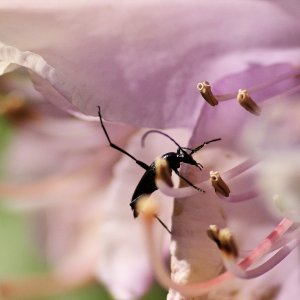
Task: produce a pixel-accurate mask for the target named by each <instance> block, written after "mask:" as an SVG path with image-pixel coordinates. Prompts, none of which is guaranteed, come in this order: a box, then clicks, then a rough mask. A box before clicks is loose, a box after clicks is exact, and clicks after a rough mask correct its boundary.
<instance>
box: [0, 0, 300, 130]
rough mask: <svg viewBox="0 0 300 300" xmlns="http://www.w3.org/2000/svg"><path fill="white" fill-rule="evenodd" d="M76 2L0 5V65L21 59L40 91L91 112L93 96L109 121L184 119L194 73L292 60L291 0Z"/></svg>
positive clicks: (189, 118)
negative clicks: (283, 5)
mask: <svg viewBox="0 0 300 300" xmlns="http://www.w3.org/2000/svg"><path fill="white" fill-rule="evenodd" d="M75 2H76V4H75V5H74V2H73V1H67V0H64V1H55V2H54V3H56V4H57V6H56V5H55V4H54V3H51V4H41V3H39V2H38V1H30V2H29V3H27V4H26V8H24V5H22V4H20V1H2V3H1V6H0V8H1V10H0V20H1V21H0V25H1V26H0V28H1V29H0V40H1V42H2V43H3V44H2V46H1V47H0V61H1V67H2V72H3V71H5V68H8V67H9V66H10V65H11V64H18V65H21V66H25V67H26V68H29V69H30V70H32V71H33V72H35V73H37V74H38V75H39V76H40V78H39V79H40V83H39V87H38V89H39V91H41V92H42V93H43V94H44V95H45V96H46V97H48V98H50V100H51V101H53V102H55V103H56V104H58V105H60V106H62V107H63V108H65V109H67V110H68V111H77V113H78V111H81V112H83V113H85V114H88V115H93V116H95V115H96V113H97V111H96V106H97V105H99V104H100V105H102V106H103V112H104V117H105V118H108V119H112V120H116V121H122V122H126V123H130V124H135V125H139V126H151V127H171V126H172V127H173V126H193V124H194V123H195V122H196V120H197V116H198V114H199V111H200V109H201V106H202V103H201V102H199V101H198V99H197V98H198V97H197V91H196V88H195V85H196V83H197V82H198V80H199V79H208V80H215V79H217V78H220V77H221V76H223V75H224V74H226V73H227V72H228V71H229V70H230V71H232V72H233V71H238V70H241V69H244V68H245V67H246V66H247V65H248V64H249V63H275V62H279V61H282V60H284V61H289V62H294V63H296V62H298V59H299V55H298V53H299V43H300V41H299V36H300V35H299V26H298V18H297V13H296V12H297V1H294V0H289V1H285V7H284V9H282V7H281V5H280V3H277V2H276V3H273V2H271V1H243V2H240V1H238V0H231V1H226V2H224V1H218V2H216V3H213V4H212V3H211V1H208V0H206V1H205V0H203V1H200V2H199V1H198V0H188V1H185V2H184V4H183V2H182V1H180V0H176V1H171V0H164V1H150V0H145V1H142V2H139V3H137V2H136V1H132V0H127V1H122V2H121V3H120V2H119V1H118V2H117V1H109V2H107V1H101V2H99V1H98V2H97V1H88V2H86V4H84V3H83V1H75ZM254 16H255V17H254ZM79 20H80V21H79ZM53 24H55V26H53ZM157 25H159V30H158V29H157V28H158V27H157ZM258 26H259V27H260V28H262V29H261V31H260V33H259V34H258V33H257V31H256V30H254V28H257V27H258ZM57 28H59V30H57ZM28 51H31V52H28ZM270 54H271V55H270ZM50 90H52V91H50ZM174 99H176V101H174ZM145 103H147V109H146V110H145ZM158 106H159V107H160V109H158Z"/></svg>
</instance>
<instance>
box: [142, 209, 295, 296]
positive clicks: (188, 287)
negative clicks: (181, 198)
mask: <svg viewBox="0 0 300 300" xmlns="http://www.w3.org/2000/svg"><path fill="white" fill-rule="evenodd" d="M141 219H142V221H143V225H144V228H145V240H146V244H147V248H148V252H149V256H150V260H151V262H152V266H153V269H154V272H155V275H156V279H157V280H158V282H159V283H160V284H161V285H162V286H163V287H165V288H166V289H169V288H171V289H173V290H176V291H177V292H179V293H180V294H181V295H183V296H186V297H194V296H200V295H203V294H207V293H208V292H210V291H212V290H214V289H216V288H218V287H219V286H220V285H221V284H223V283H224V282H226V281H228V280H230V279H231V278H232V276H233V274H232V273H229V272H225V273H223V274H221V275H219V276H217V277H215V278H213V279H210V280H207V281H204V282H199V283H188V284H179V283H176V282H174V281H173V280H172V279H171V278H170V276H169V272H168V271H167V270H166V267H165V265H164V264H163V263H162V261H161V258H160V255H159V254H158V251H157V247H156V243H155V241H154V237H153V219H151V218H149V217H145V216H144V215H143V214H141ZM292 225H293V222H292V221H290V220H288V219H286V218H284V219H283V220H282V221H281V222H280V223H279V224H278V225H277V226H276V227H275V228H274V230H273V231H272V232H271V233H270V234H269V235H268V236H267V237H266V238H265V239H264V240H263V241H262V242H261V243H260V244H259V245H258V246H257V247H256V248H255V249H254V250H253V251H252V252H251V253H250V254H249V255H248V256H247V257H246V258H245V259H243V260H242V261H241V262H240V263H239V264H238V267H239V270H246V269H247V268H248V267H250V266H251V265H252V264H253V263H254V262H255V261H256V260H258V259H259V258H261V257H262V256H263V255H265V254H266V253H268V252H269V251H270V249H272V246H273V245H274V243H275V242H276V241H277V240H278V239H279V238H280V237H281V236H282V235H283V234H284V233H285V232H286V231H287V230H288V229H289V228H290V227H291V226H292ZM297 234H298V232H297ZM298 235H299V234H298ZM297 241H298V240H297ZM294 247H295V243H294V242H292V243H291V244H290V245H288V246H286V248H285V249H283V250H282V251H281V252H280V254H278V255H277V256H276V257H275V258H274V259H273V260H274V261H272V263H274V262H278V261H279V260H281V259H283V258H284V257H285V256H286V255H287V254H288V253H289V252H290V251H292V249H293V248H294ZM267 267H269V266H268V265H265V266H263V268H264V270H266V269H267Z"/></svg>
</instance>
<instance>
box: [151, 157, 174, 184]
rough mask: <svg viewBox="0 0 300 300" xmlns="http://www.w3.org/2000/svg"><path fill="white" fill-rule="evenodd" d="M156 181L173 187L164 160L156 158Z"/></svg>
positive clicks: (168, 168) (167, 166)
mask: <svg viewBox="0 0 300 300" xmlns="http://www.w3.org/2000/svg"><path fill="white" fill-rule="evenodd" d="M155 170H156V180H158V181H159V180H161V181H163V182H164V183H166V184H167V185H168V186H169V187H173V182H172V178H171V172H170V167H169V165H168V162H167V160H166V159H163V158H157V159H156V160H155Z"/></svg>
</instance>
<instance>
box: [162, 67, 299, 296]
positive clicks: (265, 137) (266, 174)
mask: <svg viewBox="0 0 300 300" xmlns="http://www.w3.org/2000/svg"><path fill="white" fill-rule="evenodd" d="M270 74H271V75H272V76H270ZM298 74H299V69H294V68H291V67H290V66H288V65H285V64H278V65H273V66H269V67H263V66H259V65H255V66H251V67H250V68H249V70H247V71H245V72H242V73H237V74H233V75H232V76H227V77H225V78H224V79H223V80H221V81H219V82H217V83H216V84H214V85H213V87H215V89H213V90H219V91H221V92H223V94H224V96H222V95H219V96H216V99H217V100H220V101H221V100H222V101H224V100H225V99H230V98H232V96H231V95H232V94H233V93H232V92H233V91H234V90H235V91H236V94H238V93H237V91H238V87H243V88H244V87H246V88H247V89H248V90H249V93H250V94H251V97H252V98H253V99H256V100H257V104H258V105H259V106H260V107H261V114H260V116H259V117H255V116H253V115H251V114H250V113H249V112H247V111H246V110H243V108H242V107H241V106H240V105H239V104H238V103H237V101H233V100H229V101H226V102H225V103H223V102H220V103H219V104H218V106H217V107H216V108H212V107H211V106H208V105H206V106H204V108H203V110H202V113H201V115H200V117H199V121H198V124H197V126H196V128H195V130H194V133H193V136H192V139H191V141H190V144H191V145H190V147H195V146H197V145H199V144H201V143H202V142H203V140H209V139H212V138H215V137H218V136H221V137H222V141H220V142H218V143H215V144H213V145H209V146H206V147H207V148H209V149H205V150H203V152H201V153H199V154H197V156H196V157H197V158H198V159H197V160H198V162H200V163H201V164H203V165H204V170H203V172H201V174H199V172H197V170H193V169H192V168H184V169H183V172H182V175H183V176H185V177H187V178H188V179H189V180H190V181H192V182H193V183H195V184H196V183H198V184H197V186H200V187H201V188H203V189H204V190H206V193H205V194H202V195H199V193H198V192H197V191H195V189H193V188H192V187H184V188H180V189H178V190H176V189H170V188H169V187H168V186H167V185H166V184H163V183H162V184H161V183H159V182H158V185H160V188H161V189H162V190H163V191H164V192H165V193H167V194H169V195H172V196H175V197H176V195H177V197H179V198H178V199H176V201H175V206H174V212H173V225H172V242H171V270H172V278H173V280H174V281H175V282H177V283H181V284H182V283H184V284H186V285H185V286H180V285H176V284H175V283H170V281H169V280H168V279H166V278H164V279H162V284H165V285H170V286H171V287H173V289H172V290H170V293H169V296H168V299H190V298H189V297H191V296H194V297H195V296H200V295H202V294H203V293H207V292H209V294H208V296H207V297H208V299H210V297H212V299H215V298H217V299H219V298H221V297H231V296H230V295H233V294H234V295H236V297H237V298H238V299H251V297H252V295H253V294H254V295H256V297H257V298H263V297H265V296H266V295H270V296H269V297H271V295H272V297H274V299H275V297H278V299H287V298H288V299H297V298H298V297H299V293H300V290H299V288H298V285H297V284H296V282H297V281H298V280H299V277H300V274H299V271H298V269H297V268H296V269H293V272H291V273H290V274H287V275H286V277H285V278H284V279H283V278H282V276H281V274H286V273H287V272H288V271H287V270H290V269H291V268H293V265H294V264H297V262H298V261H299V255H298V253H297V251H293V250H294V249H295V248H296V247H298V244H299V242H300V236H299V228H298V225H297V222H299V200H298V197H299V190H298V189H297V188H296V186H297V181H298V180H297V178H299V176H298V177H297V174H298V173H297V171H296V170H295V169H294V168H293V165H297V164H298V162H299V155H298V156H297V155H296V154H294V153H295V151H297V149H298V147H299V130H298V129H297V128H298V127H299V126H297V122H296V118H292V119H291V120H290V116H292V115H295V116H297V115H298V113H299V112H298V111H294V109H295V104H296V103H297V102H296V101H295V99H296V98H297V97H298V96H299V84H300V81H299V79H298V77H297V76H299V75H298ZM251 91H252V92H251ZM225 95H226V96H225ZM283 108H284V109H283ZM296 108H297V106H296ZM273 131H274V133H273V134H272V135H271V136H270V132H273ZM219 134H220V135H219ZM289 134H290V135H289ZM295 147H297V148H296V149H295ZM297 152H298V151H297ZM283 154H284V155H285V156H283ZM283 157H285V159H283ZM210 170H213V171H218V172H219V173H220V174H221V176H222V177H223V178H224V180H225V182H226V184H227V186H224V184H223V183H222V182H219V183H218V184H217V185H213V187H214V188H213V187H211V186H210V185H209V184H208V181H209V178H211V180H213V181H214V180H216V179H215V176H217V175H215V174H216V173H215V172H214V173H211V174H210ZM228 186H229V190H228V191H229V192H227V189H228ZM214 189H215V190H214ZM215 191H216V192H217V194H220V195H221V197H220V196H219V197H217V195H216V194H215ZM277 193H278V194H279V195H277ZM274 195H275V200H276V202H277V203H275V204H276V205H274V203H272V198H274ZM184 196H185V197H184ZM183 197H184V198H183ZM283 199H284V200H283ZM270 203H272V205H271V208H272V209H271V211H270V210H269V207H270ZM266 204H267V205H266ZM278 208H279V209H278ZM274 211H277V213H276V214H274ZM270 212H271V213H270ZM280 218H283V219H282V221H281V222H280ZM293 221H294V222H293ZM276 224H278V225H277V226H276V227H275V229H274V232H273V233H272V234H271V235H270V236H269V237H268V238H267V239H265V240H264V237H266V236H267V235H268V233H270V232H272V226H273V227H274V226H275V225H276ZM292 225H294V229H293V230H292V229H291V230H289V233H286V231H287V230H288V229H289V228H291V226H292ZM218 228H220V229H218ZM221 228H229V229H224V230H223V229H221ZM295 228H296V229H295ZM207 230H209V236H210V237H211V238H213V240H214V241H215V242H216V243H217V245H218V246H219V248H220V250H221V254H222V255H220V253H219V250H218V247H213V244H212V242H211V240H210V239H209V237H208V236H207V235H206V231H207ZM229 237H230V239H229V240H227V239H228V238H229ZM232 239H233V240H232ZM259 240H262V242H261V243H260V244H259ZM224 243H225V244H224ZM226 243H228V245H227V246H226ZM256 245H258V246H257V247H256ZM251 249H254V250H253V251H252V252H251V253H250V252H249V250H251ZM276 252H277V253H276ZM262 256H265V259H264V260H265V262H264V261H262V262H259V263H258V266H257V265H256V266H255V265H254V266H252V265H253V262H254V261H256V260H258V259H259V258H260V257H262ZM286 257H287V258H286ZM283 259H284V261H283V262H281V261H282V260H283ZM277 264H278V266H277ZM224 267H225V268H227V269H228V271H229V273H223V272H224ZM273 268H274V269H273ZM157 272H158V276H159V278H163V277H162V276H163V275H162V274H160V273H161V271H159V269H157ZM221 273H223V274H222V275H219V276H218V274H221ZM230 273H231V276H232V275H234V276H235V277H236V279H232V278H231V279H230ZM216 276H217V277H216ZM213 277H216V278H215V279H212V278H213ZM238 278H241V279H244V280H238ZM253 278H254V279H253ZM245 279H248V280H246V281H245ZM201 281H202V283H201ZM205 281H207V282H206V283H205ZM196 282H199V283H198V284H197V283H196ZM292 282H293V283H294V285H292ZM220 283H223V285H221V284H220ZM291 285H292V287H291ZM177 291H179V292H180V293H181V295H180V294H179V293H178V292H177ZM276 299H277V298H276Z"/></svg>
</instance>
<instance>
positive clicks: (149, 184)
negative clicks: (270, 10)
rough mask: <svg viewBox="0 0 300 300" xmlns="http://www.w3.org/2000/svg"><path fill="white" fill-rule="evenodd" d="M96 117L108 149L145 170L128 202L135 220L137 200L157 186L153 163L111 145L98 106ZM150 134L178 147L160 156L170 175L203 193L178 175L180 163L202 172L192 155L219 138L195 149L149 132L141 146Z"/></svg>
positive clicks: (154, 189)
mask: <svg viewBox="0 0 300 300" xmlns="http://www.w3.org/2000/svg"><path fill="white" fill-rule="evenodd" d="M98 115H99V119H100V124H101V127H102V129H103V131H104V133H105V136H106V138H107V140H108V142H109V145H110V147H112V148H114V149H116V150H118V151H120V152H122V153H123V154H125V155H127V156H129V157H130V158H132V159H133V160H134V161H135V162H136V163H137V164H138V165H139V166H141V167H142V168H143V169H145V173H144V175H143V176H142V178H141V180H140V182H139V183H138V185H137V186H136V188H135V191H134V193H133V195H132V198H131V202H130V206H131V209H132V211H133V216H134V217H135V218H136V217H137V216H138V211H137V209H136V206H137V202H138V201H139V199H140V198H141V197H142V196H144V195H150V194H152V193H153V192H154V191H156V190H157V186H156V184H155V175H156V170H155V162H153V163H152V164H151V165H150V166H149V165H147V164H146V163H144V162H142V161H140V160H138V159H136V158H135V157H134V156H132V155H131V154H130V153H128V152H127V151H125V150H124V149H122V148H120V147H119V146H117V145H115V144H114V143H112V142H111V140H110V137H109V135H108V133H107V131H106V128H105V126H104V124H103V121H102V116H101V110H100V106H98ZM150 133H159V134H161V135H164V136H166V137H167V138H169V139H170V140H171V141H172V142H173V143H175V145H176V146H177V147H178V149H177V152H168V153H166V154H164V155H162V158H163V159H165V160H167V162H168V166H169V168H170V173H172V171H174V172H175V173H176V174H177V175H178V176H179V177H180V178H181V179H182V180H184V181H185V182H186V183H188V184H189V185H190V186H192V187H193V188H195V189H196V190H198V191H200V192H204V191H203V190H202V189H200V188H198V187H196V186H195V185H194V184H193V183H192V182H190V181H189V180H188V179H187V178H185V177H184V176H182V175H181V174H180V173H179V168H180V165H181V163H186V164H189V165H192V166H195V167H197V168H198V169H199V170H202V168H203V166H202V165H201V164H200V163H197V162H196V161H195V160H194V159H193V157H192V154H194V153H195V152H197V151H199V150H200V149H201V148H203V147H204V146H205V145H207V144H209V143H212V142H216V141H219V140H220V138H218V139H214V140H210V141H207V142H204V143H203V144H201V145H200V146H198V147H196V148H186V147H181V146H180V145H179V144H178V143H177V142H176V141H175V140H174V139H173V138H171V137H170V136H169V135H168V134H166V133H164V132H161V131H159V130H149V131H147V132H146V133H145V134H144V136H143V137H142V144H143V143H144V140H145V138H146V136H147V135H148V134H150ZM155 217H156V219H157V220H158V221H159V222H160V223H161V224H162V225H163V226H164V227H165V228H166V229H167V230H168V231H169V229H168V228H167V227H166V225H165V224H164V223H163V222H162V221H161V220H160V219H159V218H158V216H155ZM169 232H170V231H169Z"/></svg>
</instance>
